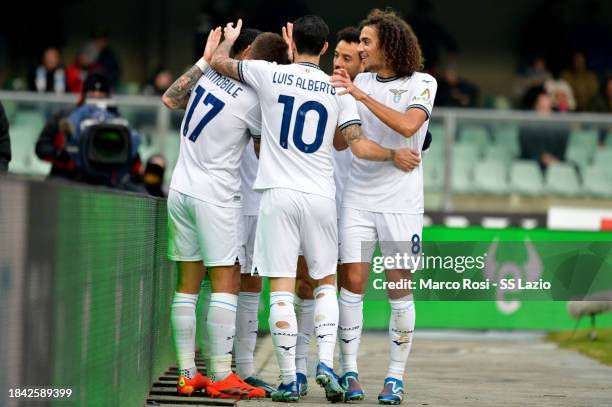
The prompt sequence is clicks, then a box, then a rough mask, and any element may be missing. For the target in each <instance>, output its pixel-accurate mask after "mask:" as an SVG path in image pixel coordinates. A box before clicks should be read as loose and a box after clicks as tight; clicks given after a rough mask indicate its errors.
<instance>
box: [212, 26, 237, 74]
mask: <svg viewBox="0 0 612 407" xmlns="http://www.w3.org/2000/svg"><path fill="white" fill-rule="evenodd" d="M241 28H242V19H238V22H237V23H236V27H234V23H228V24H227V25H226V26H225V28H224V29H223V37H224V39H223V42H222V43H221V45H219V47H217V50H216V51H215V53H214V54H213V57H212V61H211V63H210V66H212V68H213V69H214V70H215V71H217V72H219V73H220V74H221V75H225V76H228V77H230V78H233V79H236V80H240V74H239V73H238V62H239V61H238V60H236V59H233V58H231V57H230V51H231V49H232V46H233V45H234V42H235V41H236V39H237V38H238V36H239V35H240V29H241Z"/></svg>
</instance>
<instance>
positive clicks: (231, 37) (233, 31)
mask: <svg viewBox="0 0 612 407" xmlns="http://www.w3.org/2000/svg"><path fill="white" fill-rule="evenodd" d="M241 28H242V18H239V19H238V22H237V23H236V27H234V23H227V25H226V26H225V28H224V29H223V36H224V37H225V41H229V42H232V43H233V42H234V41H236V39H237V38H238V36H239V35H240V29H241Z"/></svg>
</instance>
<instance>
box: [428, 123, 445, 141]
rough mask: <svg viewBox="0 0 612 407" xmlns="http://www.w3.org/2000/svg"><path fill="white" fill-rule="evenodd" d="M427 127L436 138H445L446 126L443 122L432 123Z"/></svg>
mask: <svg viewBox="0 0 612 407" xmlns="http://www.w3.org/2000/svg"><path fill="white" fill-rule="evenodd" d="M427 129H428V130H429V132H430V133H431V136H432V137H433V139H434V140H435V139H443V138H444V126H443V125H442V124H430V125H429V127H428V128H427Z"/></svg>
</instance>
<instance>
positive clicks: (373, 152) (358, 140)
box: [339, 124, 421, 171]
mask: <svg viewBox="0 0 612 407" xmlns="http://www.w3.org/2000/svg"><path fill="white" fill-rule="evenodd" d="M339 136H342V137H343V138H344V141H345V142H346V144H348V146H349V148H350V149H351V152H352V153H353V154H354V155H355V156H356V157H357V158H361V159H364V160H370V161H392V162H393V164H394V165H395V166H396V167H398V168H399V169H401V170H404V171H410V170H412V169H414V168H415V167H416V166H418V165H419V163H420V162H421V159H420V158H419V155H418V153H415V152H414V151H412V150H411V149H409V148H402V149H399V150H393V149H388V148H384V147H381V146H380V145H379V144H378V143H376V142H374V141H372V140H370V139H368V138H367V137H366V136H365V135H364V134H363V132H362V131H361V126H359V125H357V124H353V125H350V126H347V127H345V128H344V129H341V130H340V131H339Z"/></svg>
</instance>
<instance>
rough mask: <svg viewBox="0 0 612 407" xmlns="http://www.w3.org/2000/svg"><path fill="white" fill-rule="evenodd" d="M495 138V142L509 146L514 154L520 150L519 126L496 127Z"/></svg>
mask: <svg viewBox="0 0 612 407" xmlns="http://www.w3.org/2000/svg"><path fill="white" fill-rule="evenodd" d="M494 139H495V144H499V145H504V146H507V148H508V149H509V150H510V151H511V152H512V154H513V155H514V156H516V155H518V153H519V150H520V145H519V130H518V127H516V126H510V125H504V126H499V127H498V128H496V129H495V132H494Z"/></svg>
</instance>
